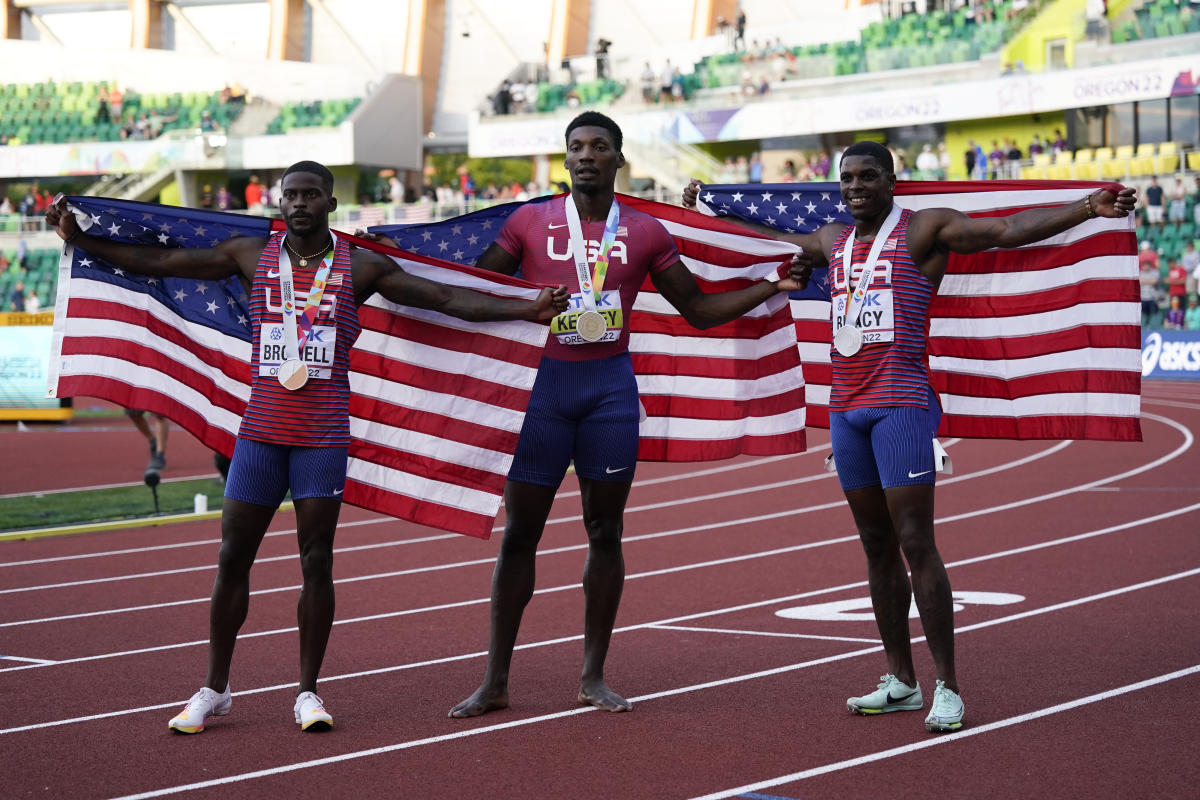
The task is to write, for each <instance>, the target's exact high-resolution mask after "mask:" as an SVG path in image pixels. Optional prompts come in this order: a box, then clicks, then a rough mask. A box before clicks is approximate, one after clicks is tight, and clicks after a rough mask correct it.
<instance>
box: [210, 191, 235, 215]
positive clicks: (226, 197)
mask: <svg viewBox="0 0 1200 800" xmlns="http://www.w3.org/2000/svg"><path fill="white" fill-rule="evenodd" d="M214 200H215V201H216V207H217V209H218V210H220V211H229V210H230V209H232V208H233V195H232V194H231V193H230V191H229V189H227V188H226V187H225V186H224V185H222V186H218V187H217V195H216V197H215V198H214Z"/></svg>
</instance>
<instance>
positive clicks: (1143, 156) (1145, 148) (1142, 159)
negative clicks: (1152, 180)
mask: <svg viewBox="0 0 1200 800" xmlns="http://www.w3.org/2000/svg"><path fill="white" fill-rule="evenodd" d="M1152 172H1154V144H1153V143H1151V142H1147V143H1145V144H1139V145H1138V146H1137V154H1136V155H1135V156H1134V157H1133V158H1131V159H1130V160H1129V174H1131V175H1149V174H1150V173H1152Z"/></svg>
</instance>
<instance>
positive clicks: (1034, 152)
mask: <svg viewBox="0 0 1200 800" xmlns="http://www.w3.org/2000/svg"><path fill="white" fill-rule="evenodd" d="M1044 152H1046V148H1045V147H1043V146H1042V137H1040V136H1038V135H1037V134H1036V133H1035V134H1034V135H1033V141H1032V142H1030V143H1029V157H1030V158H1032V157H1033V156H1040V155H1041V154H1042V153H1044Z"/></svg>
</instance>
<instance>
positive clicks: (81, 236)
mask: <svg viewBox="0 0 1200 800" xmlns="http://www.w3.org/2000/svg"><path fill="white" fill-rule="evenodd" d="M46 224H47V225H49V226H50V227H52V228H54V230H55V232H57V233H58V235H59V236H61V237H62V239H63V241H64V242H67V243H68V244H74V245H75V246H76V247H79V248H81V249H82V250H85V251H87V252H88V253H91V254H92V255H95V256H97V257H98V258H102V259H104V260H105V261H108V262H109V263H112V264H116V265H117V266H118V267H121V268H122V269H127V270H129V271H130V272H137V273H139V274H141V275H154V276H158V277H164V278H196V279H198V280H219V279H221V278H227V277H229V276H230V275H238V274H240V275H242V277H244V278H246V279H247V280H250V279H251V278H253V277H254V267H255V265H256V264H257V263H258V257H259V255H260V254H261V253H262V249H263V247H264V246H265V245H266V239H262V238H259V237H253V236H239V237H236V238H233V239H226V240H225V241H223V242H221V243H220V244H218V245H217V246H215V247H175V248H164V247H151V246H150V245H144V244H128V243H125V242H114V241H111V240H109V239H104V238H101V237H99V236H88V235H87V234H86V233H84V232H83V231H82V230H80V228H79V223H78V222H76V221H75V215H74V214H73V213H72V212H71V211H70V210H69V209H68V208H67V205H66V200H65V199H64V200H62V201H60V202H58V203H54V204H51V205H50V206H49V207H48V208H47V209H46Z"/></svg>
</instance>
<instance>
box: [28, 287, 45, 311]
mask: <svg viewBox="0 0 1200 800" xmlns="http://www.w3.org/2000/svg"><path fill="white" fill-rule="evenodd" d="M41 310H42V301H41V300H39V299H38V296H37V292H30V293H29V294H27V295H25V313H26V314H36V313H38V312H39V311H41Z"/></svg>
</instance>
